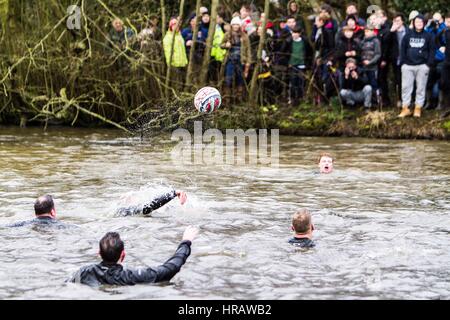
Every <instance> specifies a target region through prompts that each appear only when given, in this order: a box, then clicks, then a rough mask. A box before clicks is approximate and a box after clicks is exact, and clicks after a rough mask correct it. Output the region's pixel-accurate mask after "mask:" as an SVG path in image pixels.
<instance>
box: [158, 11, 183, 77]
mask: <svg viewBox="0 0 450 320" xmlns="http://www.w3.org/2000/svg"><path fill="white" fill-rule="evenodd" d="M174 37H175V42H173V41H174ZM172 42H173V54H172V57H171V51H172ZM163 47H164V56H165V57H166V63H167V65H171V66H172V67H175V68H184V67H186V66H187V64H188V59H187V56H186V48H185V46H184V40H183V37H182V36H181V33H180V25H179V23H178V19H177V18H172V19H170V22H169V30H167V32H166V35H165V36H164V39H163Z"/></svg>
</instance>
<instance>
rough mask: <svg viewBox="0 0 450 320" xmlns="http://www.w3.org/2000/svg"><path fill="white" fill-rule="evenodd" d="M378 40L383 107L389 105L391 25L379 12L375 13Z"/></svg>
mask: <svg viewBox="0 0 450 320" xmlns="http://www.w3.org/2000/svg"><path fill="white" fill-rule="evenodd" d="M376 15H377V28H378V39H379V40H380V46H381V57H380V61H379V64H378V84H379V86H378V87H379V89H380V102H381V103H382V105H383V106H389V105H391V99H390V97H389V82H388V75H389V69H390V67H391V64H390V60H389V58H388V55H389V42H390V39H389V37H390V30H391V26H392V24H391V23H390V22H389V20H388V17H387V15H386V12H385V11H384V10H379V11H378V12H377V13H376Z"/></svg>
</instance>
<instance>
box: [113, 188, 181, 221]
mask: <svg viewBox="0 0 450 320" xmlns="http://www.w3.org/2000/svg"><path fill="white" fill-rule="evenodd" d="M176 197H178V198H179V199H180V204H181V205H183V204H184V203H185V202H186V200H187V195H186V192H184V191H176V190H175V189H172V190H171V191H169V192H167V193H164V194H161V195H160V196H158V197H156V198H154V199H152V200H150V201H148V202H146V203H144V204H139V203H136V201H137V200H136V198H135V197H133V196H132V195H128V196H127V197H126V198H125V199H124V200H125V206H123V207H120V208H119V209H117V211H116V215H118V216H134V215H140V214H143V215H148V214H150V213H151V212H153V211H155V210H156V209H159V208H161V207H162V206H164V205H165V204H167V203H168V202H170V201H171V200H172V199H175V198H176Z"/></svg>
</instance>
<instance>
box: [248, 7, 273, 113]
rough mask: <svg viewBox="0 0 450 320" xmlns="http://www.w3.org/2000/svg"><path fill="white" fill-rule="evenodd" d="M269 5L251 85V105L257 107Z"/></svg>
mask: <svg viewBox="0 0 450 320" xmlns="http://www.w3.org/2000/svg"><path fill="white" fill-rule="evenodd" d="M269 5H270V0H265V2H264V19H263V21H262V23H261V27H262V28H263V32H262V34H261V36H260V38H259V44H258V52H257V55H256V57H257V58H256V59H257V60H258V61H257V62H256V66H255V69H254V70H253V75H252V81H251V85H250V93H249V97H250V104H252V105H253V106H255V107H256V106H257V104H258V95H257V92H258V90H257V89H258V88H257V80H258V72H259V70H260V69H261V59H262V58H261V57H262V51H263V49H264V44H265V42H266V23H267V19H268V17H269V8H270V7H269ZM255 32H257V31H255Z"/></svg>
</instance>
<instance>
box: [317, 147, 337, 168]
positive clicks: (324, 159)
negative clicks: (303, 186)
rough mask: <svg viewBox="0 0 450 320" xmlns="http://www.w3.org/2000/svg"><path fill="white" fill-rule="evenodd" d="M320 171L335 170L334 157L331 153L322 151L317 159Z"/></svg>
mask: <svg viewBox="0 0 450 320" xmlns="http://www.w3.org/2000/svg"><path fill="white" fill-rule="evenodd" d="M317 163H318V165H319V170H320V173H331V172H332V171H333V164H334V158H333V157H332V156H331V154H329V153H326V152H324V153H321V154H320V156H319V158H318V159H317Z"/></svg>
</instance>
